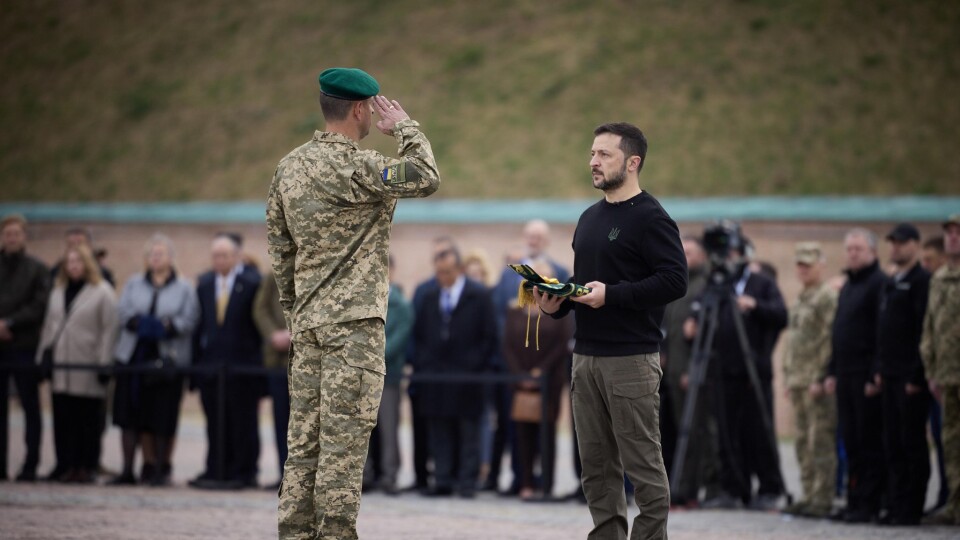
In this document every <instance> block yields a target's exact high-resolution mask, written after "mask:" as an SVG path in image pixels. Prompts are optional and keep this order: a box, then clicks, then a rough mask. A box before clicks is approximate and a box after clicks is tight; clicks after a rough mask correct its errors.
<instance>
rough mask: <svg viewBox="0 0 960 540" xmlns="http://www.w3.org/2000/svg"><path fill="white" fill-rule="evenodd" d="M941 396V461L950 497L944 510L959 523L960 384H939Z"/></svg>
mask: <svg viewBox="0 0 960 540" xmlns="http://www.w3.org/2000/svg"><path fill="white" fill-rule="evenodd" d="M940 392H941V395H942V397H943V454H944V455H943V461H944V465H946V469H947V482H949V483H950V499H949V500H948V501H947V507H946V508H945V509H944V512H947V513H949V514H951V515H952V516H953V522H954V523H955V524H958V525H960V385H956V384H944V385H941V386H940Z"/></svg>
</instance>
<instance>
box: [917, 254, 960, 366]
mask: <svg viewBox="0 0 960 540" xmlns="http://www.w3.org/2000/svg"><path fill="white" fill-rule="evenodd" d="M920 354H921V356H923V367H924V368H925V369H926V374H927V378H928V379H932V380H934V381H937V383H939V384H952V385H960V267H958V268H953V269H951V268H950V267H949V266H944V267H942V268H940V269H939V270H937V272H936V273H935V274H934V275H933V277H932V278H931V279H930V299H929V301H928V302H927V314H926V316H925V317H924V320H923V338H922V339H921V341H920Z"/></svg>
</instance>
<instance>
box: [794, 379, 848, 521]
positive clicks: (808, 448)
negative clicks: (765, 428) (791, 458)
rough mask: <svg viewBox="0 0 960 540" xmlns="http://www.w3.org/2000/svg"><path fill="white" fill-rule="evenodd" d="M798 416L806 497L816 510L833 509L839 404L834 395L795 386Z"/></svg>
mask: <svg viewBox="0 0 960 540" xmlns="http://www.w3.org/2000/svg"><path fill="white" fill-rule="evenodd" d="M790 402H791V403H792V404H793V413H794V415H795V418H796V425H797V440H796V442H795V444H794V448H795V449H796V452H797V461H798V462H799V463H800V483H801V485H802V486H803V500H804V501H805V502H806V503H807V504H808V505H810V507H811V508H812V509H815V510H817V511H819V512H823V513H826V512H829V511H830V507H831V506H832V505H833V487H834V483H835V482H836V472H837V451H836V449H837V438H836V433H837V403H836V399H834V397H833V396H832V395H827V394H820V395H819V396H812V395H810V392H809V391H808V390H807V389H806V388H791V389H790Z"/></svg>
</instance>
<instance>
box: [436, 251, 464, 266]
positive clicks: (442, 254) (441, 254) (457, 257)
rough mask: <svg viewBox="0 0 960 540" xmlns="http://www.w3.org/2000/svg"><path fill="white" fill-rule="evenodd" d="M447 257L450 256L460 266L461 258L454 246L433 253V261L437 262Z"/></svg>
mask: <svg viewBox="0 0 960 540" xmlns="http://www.w3.org/2000/svg"><path fill="white" fill-rule="evenodd" d="M447 257H452V258H453V260H454V262H455V263H456V264H457V266H460V265H461V264H462V263H463V260H462V259H461V257H460V250H459V249H457V248H455V247H452V248H448V249H445V250H443V251H441V252H439V253H437V254H436V255H434V256H433V262H434V263H438V262H440V261H442V260H444V259H446V258H447Z"/></svg>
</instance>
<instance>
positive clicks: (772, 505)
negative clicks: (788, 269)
mask: <svg viewBox="0 0 960 540" xmlns="http://www.w3.org/2000/svg"><path fill="white" fill-rule="evenodd" d="M747 508H749V509H750V510H758V511H760V512H776V511H777V510H779V509H780V495H772V494H761V495H757V496H756V497H754V498H753V499H751V500H750V504H749V505H747Z"/></svg>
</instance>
